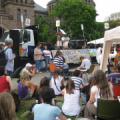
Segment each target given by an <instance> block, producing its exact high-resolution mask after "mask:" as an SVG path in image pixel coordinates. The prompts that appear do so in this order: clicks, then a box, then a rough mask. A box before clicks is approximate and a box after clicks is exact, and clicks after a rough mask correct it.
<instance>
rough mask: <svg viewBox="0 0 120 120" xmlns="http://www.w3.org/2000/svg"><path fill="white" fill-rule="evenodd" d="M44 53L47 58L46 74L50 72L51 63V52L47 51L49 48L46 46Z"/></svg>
mask: <svg viewBox="0 0 120 120" xmlns="http://www.w3.org/2000/svg"><path fill="white" fill-rule="evenodd" d="M43 53H44V56H45V64H46V66H45V69H46V72H47V71H48V63H49V62H51V59H50V55H51V53H50V51H49V50H48V49H47V46H46V45H45V46H44V50H43Z"/></svg>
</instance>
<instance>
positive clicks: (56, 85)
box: [51, 68, 64, 96]
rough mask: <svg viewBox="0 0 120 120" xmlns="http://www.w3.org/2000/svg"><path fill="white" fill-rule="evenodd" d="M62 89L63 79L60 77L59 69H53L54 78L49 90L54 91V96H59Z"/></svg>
mask: <svg viewBox="0 0 120 120" xmlns="http://www.w3.org/2000/svg"><path fill="white" fill-rule="evenodd" d="M62 87H64V79H63V77H62V76H61V71H60V69H59V68H56V69H55V72H54V76H53V77H52V80H51V88H53V89H54V91H55V95H56V96H59V95H61V88H62Z"/></svg>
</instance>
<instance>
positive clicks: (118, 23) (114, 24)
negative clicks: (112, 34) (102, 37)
mask: <svg viewBox="0 0 120 120" xmlns="http://www.w3.org/2000/svg"><path fill="white" fill-rule="evenodd" d="M108 23H109V29H112V28H115V27H117V26H120V20H119V19H117V20H111V21H108Z"/></svg>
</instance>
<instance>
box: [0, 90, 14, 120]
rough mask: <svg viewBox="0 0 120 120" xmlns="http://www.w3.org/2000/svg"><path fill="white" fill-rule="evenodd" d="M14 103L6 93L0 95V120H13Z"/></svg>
mask: <svg viewBox="0 0 120 120" xmlns="http://www.w3.org/2000/svg"><path fill="white" fill-rule="evenodd" d="M15 117H16V114H15V103H14V100H13V97H12V96H11V94H10V93H8V92H3V93H0V120H15Z"/></svg>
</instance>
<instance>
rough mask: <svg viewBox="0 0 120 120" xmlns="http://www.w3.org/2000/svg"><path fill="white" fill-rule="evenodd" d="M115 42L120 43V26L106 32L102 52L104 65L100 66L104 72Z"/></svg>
mask: <svg viewBox="0 0 120 120" xmlns="http://www.w3.org/2000/svg"><path fill="white" fill-rule="evenodd" d="M113 42H120V26H118V27H116V28H114V29H111V30H108V31H106V32H105V36H104V46H103V52H102V63H101V66H100V69H102V70H103V71H105V69H106V66H107V61H108V55H109V52H110V48H111V45H112V43H113Z"/></svg>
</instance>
